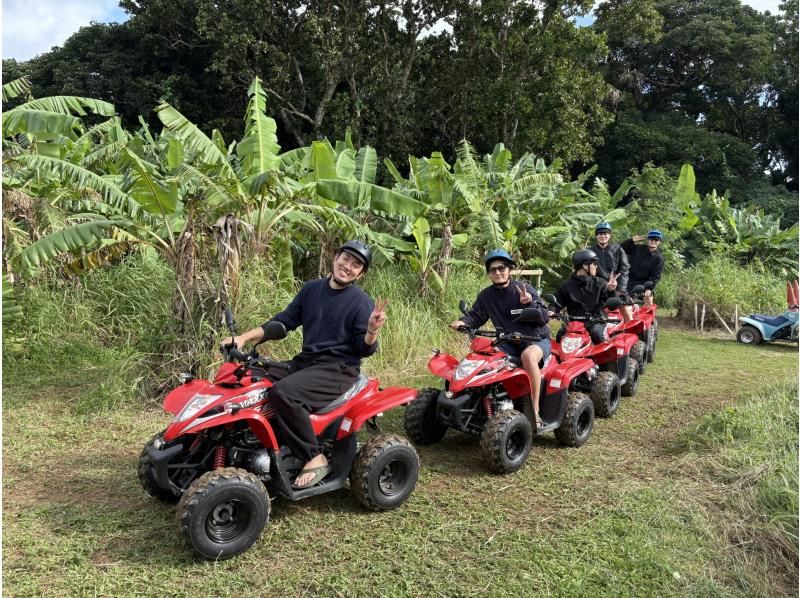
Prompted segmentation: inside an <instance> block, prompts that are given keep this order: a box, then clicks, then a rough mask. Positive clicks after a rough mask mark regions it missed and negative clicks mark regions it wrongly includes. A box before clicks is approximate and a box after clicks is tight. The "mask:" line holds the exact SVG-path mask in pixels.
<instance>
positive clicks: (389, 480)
mask: <svg viewBox="0 0 800 598" xmlns="http://www.w3.org/2000/svg"><path fill="white" fill-rule="evenodd" d="M418 475H419V456H418V455H417V451H415V450H414V447H413V446H411V443H410V442H409V441H408V440H406V439H405V438H403V437H402V436H398V435H397V434H385V435H382V436H376V437H375V438H372V439H371V440H370V441H369V442H367V443H366V444H365V445H364V446H362V447H361V450H360V451H359V452H358V455H357V456H356V461H355V465H354V466H353V469H352V470H351V471H350V489H351V491H352V493H353V498H354V499H355V501H356V502H357V503H358V504H360V505H361V506H362V507H365V508H367V509H369V510H370V511H389V510H391V509H394V508H396V507H399V506H400V505H401V504H403V503H404V502H405V500H406V499H407V498H408V497H409V495H410V494H411V493H412V492H413V491H414V487H415V486H416V485H417V476H418Z"/></svg>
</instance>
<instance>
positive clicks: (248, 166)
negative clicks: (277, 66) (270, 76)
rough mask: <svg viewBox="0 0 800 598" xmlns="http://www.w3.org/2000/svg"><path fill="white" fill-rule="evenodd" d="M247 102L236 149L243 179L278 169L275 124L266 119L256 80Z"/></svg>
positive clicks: (262, 98)
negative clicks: (242, 127) (242, 126)
mask: <svg viewBox="0 0 800 598" xmlns="http://www.w3.org/2000/svg"><path fill="white" fill-rule="evenodd" d="M247 94H248V95H249V96H250V101H249V102H248V104H247V110H246V112H245V131H244V138H243V139H242V140H241V141H240V142H239V143H238V144H237V145H236V153H237V154H238V156H239V158H240V159H241V161H242V169H243V172H244V175H245V177H248V176H253V175H256V174H260V173H262V172H267V171H270V170H274V169H276V168H278V165H279V164H280V160H281V159H280V157H279V156H278V152H279V151H280V149H281V146H280V145H278V136H277V134H276V131H277V128H278V126H277V124H276V123H275V121H274V120H273V119H272V118H270V117H269V116H267V114H266V112H267V95H266V94H265V93H264V90H263V88H262V87H261V80H260V79H259V78H258V77H256V78H255V79H253V83H252V84H251V85H250V89H249V90H248V91H247Z"/></svg>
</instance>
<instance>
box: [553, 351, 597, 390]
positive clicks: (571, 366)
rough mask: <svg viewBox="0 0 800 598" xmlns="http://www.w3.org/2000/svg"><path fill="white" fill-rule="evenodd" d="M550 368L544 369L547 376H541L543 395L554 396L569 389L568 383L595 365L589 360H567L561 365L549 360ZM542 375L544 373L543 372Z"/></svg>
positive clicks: (579, 358) (578, 358)
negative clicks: (546, 371)
mask: <svg viewBox="0 0 800 598" xmlns="http://www.w3.org/2000/svg"><path fill="white" fill-rule="evenodd" d="M550 363H551V364H553V366H552V367H548V368H545V369H546V370H548V373H547V375H543V376H542V380H543V384H546V386H543V389H544V390H545V393H544V394H548V395H549V394H555V393H558V392H561V391H562V390H564V389H567V388H569V385H570V383H571V382H572V381H573V380H574V379H575V378H577V377H578V376H580V375H581V374H583V373H584V372H588V371H589V370H590V369H592V368H593V367H594V366H595V364H594V361H592V360H591V359H585V358H581V357H577V358H574V359H568V360H566V361H564V362H562V363H558V362H556V360H551V362H550ZM543 374H544V372H543Z"/></svg>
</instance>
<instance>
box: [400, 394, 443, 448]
mask: <svg viewBox="0 0 800 598" xmlns="http://www.w3.org/2000/svg"><path fill="white" fill-rule="evenodd" d="M440 392H441V391H440V390H439V389H437V388H426V389H424V390H422V391H421V392H420V393H419V394H418V395H417V398H416V399H414V400H413V401H411V403H409V404H408V406H407V407H406V413H405V418H404V425H405V429H406V434H407V435H408V437H409V438H410V439H411V442H413V443H414V444H418V445H420V446H422V445H426V444H434V443H436V442H439V441H440V440H441V439H442V437H443V436H444V435H445V433H446V432H447V426H446V425H444V424H443V423H442V422H440V421H439V420H438V419H437V418H436V401H437V400H438V398H439V393H440Z"/></svg>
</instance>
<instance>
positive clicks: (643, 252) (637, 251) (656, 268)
mask: <svg viewBox="0 0 800 598" xmlns="http://www.w3.org/2000/svg"><path fill="white" fill-rule="evenodd" d="M622 249H624V250H625V253H627V254H628V261H629V262H630V264H631V269H630V273H629V276H628V288H631V289H632V288H633V287H635V286H636V285H638V284H644V283H646V282H647V281H650V282H652V283H653V287H654V288H655V286H656V285H657V284H658V281H659V280H661V273H662V272H663V271H664V256H662V255H661V251H659V250H658V249H656V250H655V251H653V252H651V251H650V249H648V248H647V247H646V246H645V245H636V243H635V242H634V241H633V239H628V240H627V241H624V242H623V243H622Z"/></svg>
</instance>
